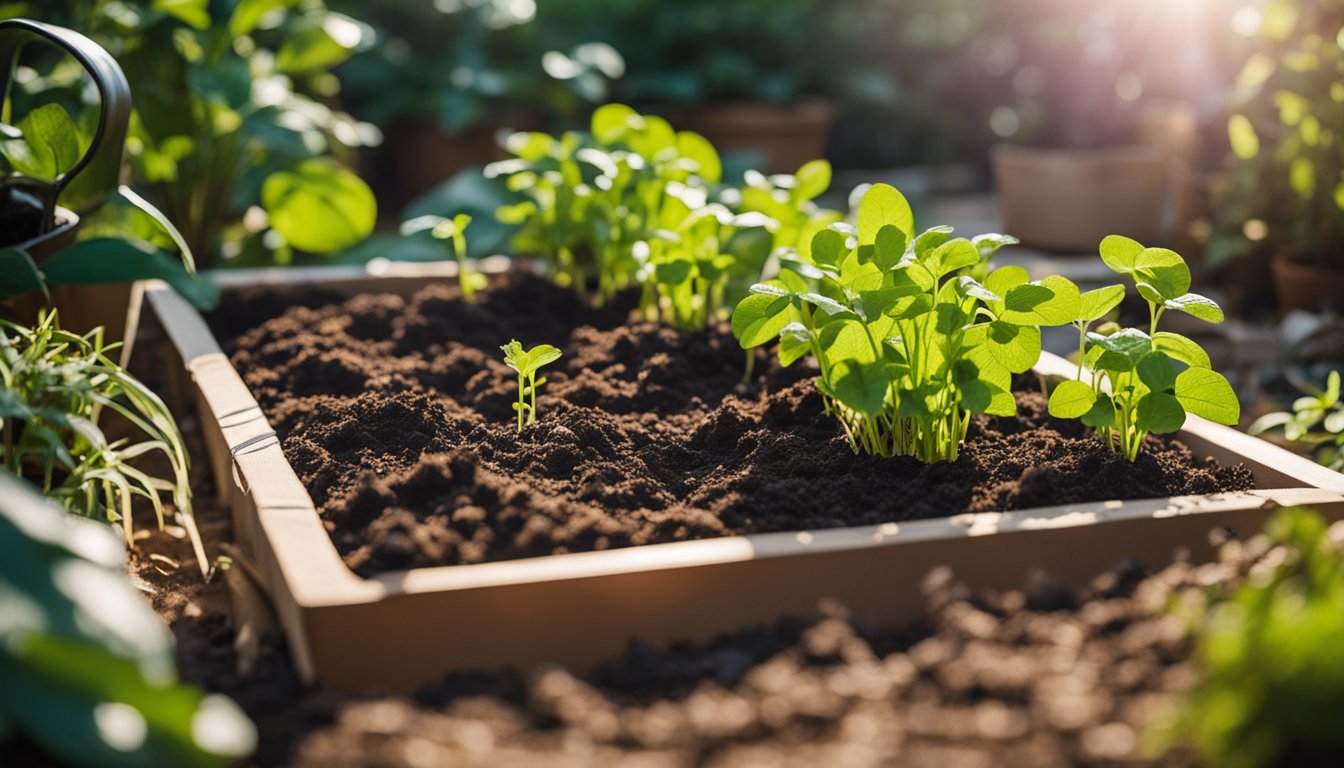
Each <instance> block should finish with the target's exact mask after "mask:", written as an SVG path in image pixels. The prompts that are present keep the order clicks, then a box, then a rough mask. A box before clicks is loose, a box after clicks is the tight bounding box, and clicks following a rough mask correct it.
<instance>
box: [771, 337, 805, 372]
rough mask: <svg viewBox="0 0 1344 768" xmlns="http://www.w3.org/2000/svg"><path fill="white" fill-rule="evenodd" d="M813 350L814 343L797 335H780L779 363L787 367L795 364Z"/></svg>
mask: <svg viewBox="0 0 1344 768" xmlns="http://www.w3.org/2000/svg"><path fill="white" fill-rule="evenodd" d="M811 351H812V345H811V344H810V343H809V342H807V341H805V340H803V339H800V338H798V337H796V336H789V335H781V336H780V337H779V364H780V365H782V366H784V367H785V368H787V367H789V366H790V365H793V364H794V363H796V362H798V361H799V360H801V359H802V358H804V357H806V356H807V355H808V354H809V353H810V352H811Z"/></svg>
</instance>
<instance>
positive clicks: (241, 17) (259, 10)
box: [229, 0, 290, 37]
mask: <svg viewBox="0 0 1344 768" xmlns="http://www.w3.org/2000/svg"><path fill="white" fill-rule="evenodd" d="M289 3H290V0H241V1H240V2H239V3H238V6H237V7H236V8H234V9H233V15H232V16H230V17H229V34H230V35H232V36H234V37H240V36H242V35H246V34H248V33H250V32H251V31H252V30H254V29H256V28H257V24H259V23H260V22H261V19H262V17H264V16H265V15H266V14H268V13H270V12H271V11H274V10H277V9H280V8H284V7H285V6H287V5H289Z"/></svg>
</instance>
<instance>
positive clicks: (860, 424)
mask: <svg viewBox="0 0 1344 768" xmlns="http://www.w3.org/2000/svg"><path fill="white" fill-rule="evenodd" d="M1010 242H1012V239H1011V238H1005V237H1002V236H993V237H989V238H985V239H981V241H980V246H979V247H978V246H977V245H976V244H975V243H973V242H972V241H970V240H966V239H964V238H953V237H952V230H951V228H950V227H934V228H932V229H929V230H926V231H924V232H922V233H919V234H916V232H915V228H914V215H913V213H912V212H911V210H910V206H909V204H908V203H907V202H906V200H905V198H904V196H902V195H901V193H900V192H899V191H897V190H896V189H895V188H893V187H891V186H888V185H885V184H876V185H873V186H872V187H871V188H869V189H868V191H867V192H866V193H865V194H864V195H863V197H862V199H861V201H860V202H859V206H858V211H857V217H856V222H855V225H854V226H850V225H848V224H845V223H841V224H833V225H830V226H829V227H827V228H825V229H822V230H821V231H819V232H817V233H816V235H814V236H813V239H812V244H811V248H810V250H809V252H808V253H807V254H802V253H800V254H798V255H797V258H792V259H784V260H782V261H781V264H782V269H781V271H780V273H779V277H778V278H777V279H774V280H770V281H767V282H765V283H760V284H758V285H756V286H753V287H752V289H751V291H752V293H751V295H750V296H748V297H746V298H745V299H743V300H742V301H741V302H740V303H739V304H738V305H737V307H736V309H735V310H734V311H733V318H732V319H733V332H734V334H735V335H736V336H737V338H738V341H739V342H740V343H741V345H742V346H743V347H744V348H747V349H750V348H752V347H757V346H760V345H762V344H765V343H767V342H769V341H771V340H773V339H775V338H777V337H778V338H779V351H778V353H779V357H780V361H781V362H782V363H783V364H785V365H789V364H792V363H793V362H795V361H797V360H798V359H800V358H802V357H805V356H807V355H811V356H812V357H814V358H815V359H816V361H817V364H818V367H819V369H820V376H819V377H818V379H817V388H818V390H820V392H821V394H822V397H823V402H824V403H825V408H826V410H827V412H828V413H831V414H832V415H834V416H836V417H837V419H838V420H839V421H840V423H841V426H842V427H843V428H844V430H845V433H846V435H847V437H848V439H849V442H850V445H851V447H852V448H853V449H854V450H855V452H858V451H863V452H866V453H870V454H874V455H879V456H894V455H905V456H914V457H916V458H918V459H920V460H921V461H926V462H935V461H944V460H948V461H951V460H955V459H956V458H957V454H958V449H959V447H960V444H961V442H962V441H963V440H964V439H965V437H966V430H967V428H968V426H969V423H970V415H971V414H973V413H989V414H994V415H1012V414H1013V413H1015V412H1016V403H1015V402H1014V400H1013V395H1012V391H1011V383H1012V382H1011V379H1012V374H1013V373H1020V372H1023V371H1026V370H1028V369H1029V368H1031V366H1033V365H1034V364H1035V363H1036V360H1037V359H1038V358H1039V357H1040V352H1041V336H1040V326H1043V325H1061V324H1063V323H1067V322H1069V321H1070V320H1071V319H1072V318H1073V317H1074V315H1076V314H1077V311H1078V303H1079V296H1078V289H1077V287H1076V286H1074V285H1073V284H1072V283H1071V282H1069V281H1068V280H1066V279H1064V278H1062V277H1050V278H1046V279H1045V280H1042V281H1039V282H1030V281H1029V280H1028V278H1027V273H1026V270H1023V269H1021V268H1020V267H1002V268H1000V269H997V270H995V271H993V272H991V273H989V275H988V276H987V277H986V279H985V281H984V283H981V282H980V281H978V280H976V279H975V277H973V276H972V275H969V274H964V272H965V271H967V270H973V269H977V268H979V267H980V266H981V265H982V263H983V262H984V261H987V260H988V259H989V258H990V256H992V254H993V252H994V251H995V250H996V249H997V248H998V247H1000V246H1002V245H1004V244H1007V243H1010Z"/></svg>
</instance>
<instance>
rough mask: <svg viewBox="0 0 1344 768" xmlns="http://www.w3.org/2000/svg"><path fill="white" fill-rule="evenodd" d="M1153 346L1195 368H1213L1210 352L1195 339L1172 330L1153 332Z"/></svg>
mask: <svg viewBox="0 0 1344 768" xmlns="http://www.w3.org/2000/svg"><path fill="white" fill-rule="evenodd" d="M1153 346H1154V347H1155V348H1157V349H1160V350H1162V351H1163V352H1166V353H1167V354H1168V355H1170V356H1171V357H1172V358H1173V359H1175V360H1180V361H1181V362H1182V363H1185V364H1186V365H1189V366H1192V367H1195V368H1211V367H1212V366H1213V363H1212V362H1211V361H1210V360H1209V353H1208V352H1205V351H1204V348H1203V347H1201V346H1199V345H1198V344H1196V343H1195V342H1194V341H1193V340H1191V339H1189V338H1186V337H1185V336H1182V335H1180V334H1179V333H1171V332H1170V331H1158V332H1157V333H1155V334H1153Z"/></svg>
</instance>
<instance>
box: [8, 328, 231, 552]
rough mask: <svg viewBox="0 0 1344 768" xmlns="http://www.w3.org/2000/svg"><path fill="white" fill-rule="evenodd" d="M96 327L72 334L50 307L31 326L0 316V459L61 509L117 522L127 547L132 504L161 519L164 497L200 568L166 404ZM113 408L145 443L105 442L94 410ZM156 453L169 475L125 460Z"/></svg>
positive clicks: (178, 440) (182, 465) (182, 460)
mask: <svg viewBox="0 0 1344 768" xmlns="http://www.w3.org/2000/svg"><path fill="white" fill-rule="evenodd" d="M110 350H111V347H108V346H104V344H103V338H102V329H101V328H98V329H95V330H94V331H92V332H90V333H89V334H88V335H85V336H77V335H75V334H73V333H69V332H66V331H63V330H61V329H60V327H59V326H58V324H57V318H56V313H54V312H51V313H46V314H44V315H43V316H42V317H41V319H40V320H39V322H38V324H37V326H36V327H33V328H28V327H26V326H21V325H16V324H14V323H10V322H7V321H0V384H3V385H4V388H3V390H0V464H2V465H3V467H4V469H6V470H8V471H9V472H11V473H13V474H14V475H17V476H19V477H22V478H26V479H28V480H30V481H31V482H32V483H33V484H34V485H36V486H37V487H38V488H39V489H40V490H41V491H42V493H43V494H44V495H45V496H47V497H48V498H50V499H52V500H54V501H55V502H57V503H58V504H60V505H61V506H63V507H65V508H66V509H67V510H68V511H70V512H73V513H75V514H78V515H83V516H85V517H92V518H103V519H105V520H107V521H109V522H113V523H119V524H120V525H121V528H122V532H123V535H124V537H125V539H126V544H127V546H130V545H131V543H132V533H133V530H132V518H131V510H132V501H133V500H134V499H135V498H136V497H141V498H144V499H147V500H148V501H149V503H150V505H151V506H152V507H153V509H154V512H155V514H156V515H157V516H158V521H159V525H160V526H162V525H163V518H164V507H163V498H162V496H163V495H164V494H167V495H168V496H169V497H170V498H171V500H172V502H173V503H174V504H175V505H176V506H177V509H178V510H179V511H180V512H181V513H182V522H183V525H184V526H185V527H186V528H187V531H188V533H189V534H190V536H191V541H192V545H193V547H194V548H195V550H196V556H197V559H198V561H199V564H200V566H201V572H202V573H205V572H206V571H207V569H208V567H207V561H206V558H205V551H204V548H203V547H202V545H201V540H200V536H199V535H198V534H197V532H196V527H195V524H194V522H193V519H192V514H191V487H190V484H189V479H188V473H187V469H188V461H187V452H186V449H185V448H184V446H183V444H182V436H181V434H180V433H179V432H178V429H177V423H176V422H175V421H174V420H173V416H172V414H171V413H169V411H168V407H167V406H166V405H164V403H163V401H162V400H160V399H159V397H158V395H155V394H154V393H153V392H151V391H150V390H149V388H148V387H146V386H145V385H144V384H142V383H141V382H140V381H139V380H137V379H136V378H134V377H133V376H131V375H130V374H129V373H127V372H126V371H125V370H124V369H122V368H121V367H120V366H118V365H117V364H116V363H114V362H112V360H110V359H109V358H108V357H107V354H106V353H107V352H108V351H110ZM104 410H108V411H112V412H115V413H116V414H117V415H119V416H120V417H122V418H123V419H125V420H126V421H128V422H130V423H131V424H132V425H133V426H135V427H136V428H137V429H139V430H140V432H142V433H143V434H144V436H145V439H144V440H142V441H140V442H137V443H132V442H130V441H129V440H128V439H120V440H109V439H108V437H107V435H105V434H104V433H103V430H102V429H101V428H100V427H99V426H98V418H99V415H100V414H101V413H102V412H103V411H104ZM151 453H158V454H161V455H162V456H163V458H165V459H166V460H167V462H168V465H169V466H170V467H171V468H172V476H171V477H170V478H159V477H153V476H151V475H149V474H148V473H146V472H144V471H142V470H141V469H139V468H137V467H136V466H134V465H133V464H132V463H131V460H132V459H135V458H136V457H138V456H144V455H146V454H151Z"/></svg>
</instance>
